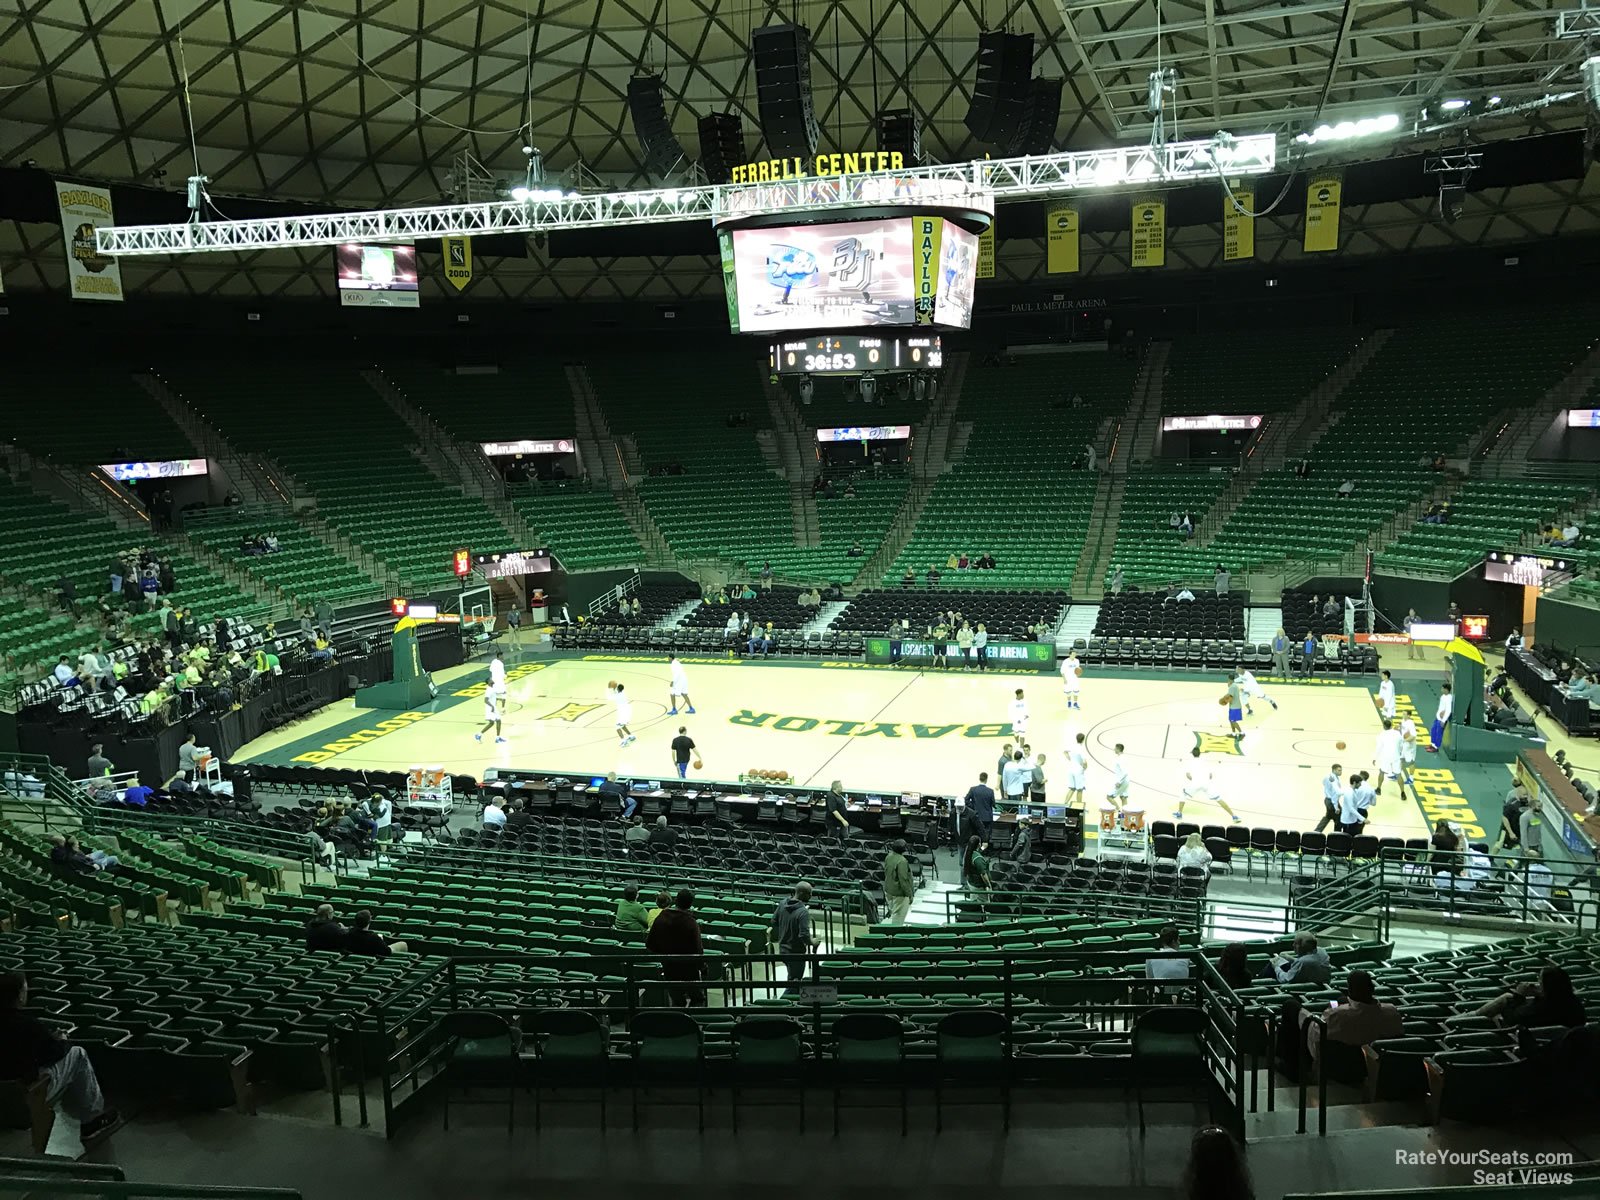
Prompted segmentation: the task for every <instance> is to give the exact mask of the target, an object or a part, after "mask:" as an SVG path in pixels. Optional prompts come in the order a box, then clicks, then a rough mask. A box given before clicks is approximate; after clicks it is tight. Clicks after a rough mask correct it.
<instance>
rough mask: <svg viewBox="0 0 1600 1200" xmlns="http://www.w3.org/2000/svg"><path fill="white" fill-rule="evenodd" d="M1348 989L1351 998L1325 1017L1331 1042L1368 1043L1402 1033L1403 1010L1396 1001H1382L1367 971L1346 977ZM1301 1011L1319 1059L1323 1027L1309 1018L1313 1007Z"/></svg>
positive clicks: (1311, 1044)
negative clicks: (1319, 1027) (1379, 1000)
mask: <svg viewBox="0 0 1600 1200" xmlns="http://www.w3.org/2000/svg"><path fill="white" fill-rule="evenodd" d="M1344 988H1345V995H1346V997H1348V999H1347V1001H1346V1002H1345V1003H1344V1004H1338V1005H1335V1006H1334V1007H1333V1008H1331V1009H1329V1010H1328V1014H1327V1016H1326V1017H1325V1018H1324V1022H1325V1023H1326V1025H1327V1027H1328V1038H1329V1040H1330V1041H1335V1042H1343V1043H1344V1044H1345V1045H1346V1046H1365V1045H1367V1044H1368V1043H1370V1042H1376V1041H1378V1040H1380V1039H1382V1038H1396V1037H1399V1036H1400V1035H1401V1027H1402V1025H1403V1022H1402V1021H1401V1019H1400V1010H1399V1009H1398V1008H1396V1007H1395V1006H1394V1005H1392V1004H1380V1003H1378V999H1377V993H1376V992H1375V990H1374V988H1373V984H1372V976H1371V975H1369V974H1367V972H1365V971H1351V972H1350V974H1349V975H1348V976H1347V977H1346V978H1345V984H1344ZM1300 1014H1301V1018H1302V1020H1303V1021H1305V1022H1306V1024H1307V1025H1308V1026H1309V1028H1308V1029H1307V1030H1306V1044H1307V1045H1308V1046H1309V1047H1310V1048H1311V1057H1312V1059H1313V1060H1316V1059H1317V1058H1318V1056H1319V1053H1320V1051H1321V1041H1322V1033H1321V1030H1319V1029H1318V1027H1317V1026H1316V1025H1315V1024H1312V1023H1311V1022H1310V1021H1309V1020H1308V1019H1307V1018H1309V1017H1310V1016H1311V1015H1312V1012H1311V1010H1310V1009H1308V1008H1302V1009H1301V1010H1300Z"/></svg>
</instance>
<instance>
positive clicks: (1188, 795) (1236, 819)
mask: <svg viewBox="0 0 1600 1200" xmlns="http://www.w3.org/2000/svg"><path fill="white" fill-rule="evenodd" d="M1189 756H1190V757H1191V758H1192V759H1193V760H1194V761H1193V762H1192V763H1190V764H1189V769H1188V770H1187V771H1185V772H1184V776H1183V794H1182V795H1180V796H1179V797H1178V808H1177V811H1176V812H1174V813H1173V814H1172V819H1173V820H1174V821H1181V820H1183V806H1184V805H1185V804H1187V803H1189V801H1191V800H1198V801H1200V802H1201V803H1202V804H1215V805H1216V806H1217V807H1218V808H1220V809H1221V810H1222V811H1223V812H1225V813H1227V814H1228V816H1230V817H1232V818H1233V823H1234V824H1235V825H1237V824H1239V823H1240V822H1241V821H1242V820H1243V819H1244V818H1242V817H1241V816H1239V814H1238V813H1236V812H1234V811H1233V809H1231V808H1229V807H1228V802H1227V801H1226V800H1224V799H1223V798H1222V797H1221V796H1220V795H1218V794H1217V785H1216V779H1215V776H1213V775H1212V773H1211V768H1210V767H1208V766H1207V765H1206V764H1205V762H1204V761H1203V760H1202V759H1201V757H1200V747H1199V746H1196V747H1195V748H1194V749H1193V750H1191V751H1189Z"/></svg>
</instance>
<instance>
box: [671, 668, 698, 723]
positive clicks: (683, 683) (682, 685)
mask: <svg viewBox="0 0 1600 1200" xmlns="http://www.w3.org/2000/svg"><path fill="white" fill-rule="evenodd" d="M667 667H668V668H669V669H670V670H671V671H672V684H671V687H670V692H671V694H670V695H669V696H668V697H667V699H668V700H670V701H671V702H672V707H671V708H670V709H669V710H668V711H667V716H669V717H675V716H677V715H678V701H679V699H680V698H681V699H682V700H683V706H684V708H686V709H688V710H689V711H690V712H693V711H694V701H693V700H691V699H689V676H688V675H686V674H685V673H684V670H683V664H682V663H681V662H679V661H678V656H677V655H676V654H672V655H668V656H667Z"/></svg>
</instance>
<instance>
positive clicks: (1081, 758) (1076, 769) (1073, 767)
mask: <svg viewBox="0 0 1600 1200" xmlns="http://www.w3.org/2000/svg"><path fill="white" fill-rule="evenodd" d="M1086 743H1087V737H1086V735H1084V734H1081V733H1080V734H1077V735H1075V736H1074V737H1073V739H1072V742H1071V743H1070V744H1069V745H1068V747H1067V795H1066V802H1067V803H1068V804H1076V805H1077V806H1078V807H1079V808H1082V807H1083V789H1084V787H1085V785H1086V784H1087V782H1088V776H1089V752H1088V749H1087V745H1086Z"/></svg>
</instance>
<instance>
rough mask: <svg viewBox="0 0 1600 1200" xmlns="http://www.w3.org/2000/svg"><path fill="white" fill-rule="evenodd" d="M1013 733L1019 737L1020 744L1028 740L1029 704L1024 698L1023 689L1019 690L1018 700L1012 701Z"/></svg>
mask: <svg viewBox="0 0 1600 1200" xmlns="http://www.w3.org/2000/svg"><path fill="white" fill-rule="evenodd" d="M1011 732H1012V733H1014V734H1016V735H1017V740H1018V741H1019V742H1024V743H1025V742H1026V741H1027V738H1028V702H1027V701H1026V700H1024V699H1023V698H1022V689H1021V688H1018V689H1017V694H1016V698H1015V699H1014V700H1012V701H1011Z"/></svg>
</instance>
